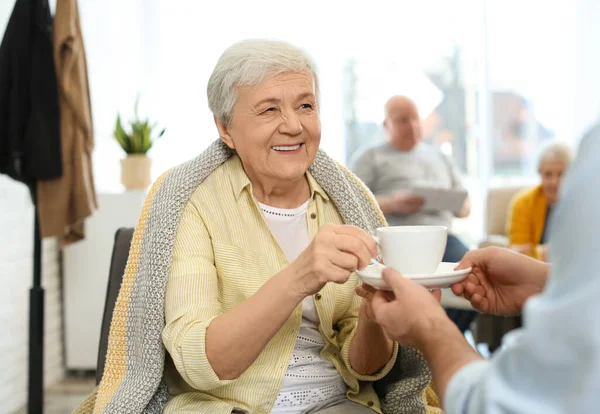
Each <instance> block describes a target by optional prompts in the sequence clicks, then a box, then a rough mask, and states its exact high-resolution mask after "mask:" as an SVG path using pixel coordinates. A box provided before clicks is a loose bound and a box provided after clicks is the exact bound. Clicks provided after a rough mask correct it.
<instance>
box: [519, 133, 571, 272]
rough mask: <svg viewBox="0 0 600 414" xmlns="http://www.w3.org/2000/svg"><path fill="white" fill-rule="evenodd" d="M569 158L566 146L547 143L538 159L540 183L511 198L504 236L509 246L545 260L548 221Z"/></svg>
mask: <svg viewBox="0 0 600 414" xmlns="http://www.w3.org/2000/svg"><path fill="white" fill-rule="evenodd" d="M572 158H573V154H572V152H571V149H570V147H569V146H567V145H565V144H561V143H554V144H551V145H549V146H547V147H546V148H545V149H544V151H543V152H542V154H541V156H540V159H539V162H538V172H539V174H540V178H541V184H539V185H537V186H535V187H533V188H530V189H527V190H525V191H523V192H521V193H519V194H517V195H516V196H515V197H514V199H513V200H512V202H511V207H510V214H509V219H508V236H509V239H510V244H511V247H512V248H513V249H515V250H517V251H520V252H521V253H524V254H526V255H528V256H531V257H535V258H537V259H540V260H544V261H547V260H548V245H547V242H548V240H547V234H548V231H547V229H548V223H549V221H550V220H549V219H550V217H551V215H552V209H553V208H554V206H555V205H556V203H557V202H558V197H559V192H560V183H561V180H562V176H563V174H564V173H565V171H566V170H567V168H568V167H569V164H570V163H571V160H572Z"/></svg>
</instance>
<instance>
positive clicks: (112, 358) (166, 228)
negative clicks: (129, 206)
mask: <svg viewBox="0 0 600 414" xmlns="http://www.w3.org/2000/svg"><path fill="white" fill-rule="evenodd" d="M231 155H232V151H231V150H230V149H229V148H228V147H227V146H226V145H225V144H223V143H222V142H221V140H217V141H216V142H214V143H213V144H212V145H211V146H210V147H209V148H208V149H207V150H206V151H205V152H204V153H202V154H201V155H200V156H198V157H196V158H195V159H193V160H190V161H188V162H186V163H184V164H182V165H180V166H178V167H176V168H174V169H172V170H170V171H168V172H167V173H165V174H164V175H163V176H162V177H160V178H159V179H158V180H157V182H156V183H155V184H154V185H153V186H152V188H151V190H150V192H149V194H148V197H147V198H146V201H145V203H144V206H143V209H142V212H141V215H140V219H139V221H138V224H137V226H136V229H135V233H134V236H133V241H132V245H131V249H130V252H129V258H128V261H127V267H126V269H125V274H124V276H123V282H122V285H121V289H120V291H119V296H118V299H117V303H116V305H115V309H114V312H113V317H112V322H111V327H110V334H109V340H108V350H107V355H106V365H105V370H104V375H103V377H102V381H101V382H100V385H99V386H98V387H97V389H96V390H95V391H94V393H93V394H92V395H90V396H89V397H88V398H87V399H86V400H85V401H84V402H83V403H82V405H81V406H80V407H79V408H78V409H77V410H76V411H75V412H76V413H92V412H93V413H115V414H123V413H161V412H162V411H163V408H164V406H165V404H166V403H167V400H168V397H169V394H168V390H167V387H166V385H165V383H164V381H163V368H164V362H165V348H164V346H163V343H162V339H161V333H162V331H163V328H164V326H165V316H164V302H165V289H166V284H167V278H168V275H169V269H170V266H171V260H172V254H173V244H174V241H175V235H176V232H177V229H178V226H179V221H180V217H181V214H182V211H183V208H184V206H185V205H186V203H187V202H188V200H189V198H190V196H191V195H192V193H193V192H194V190H196V188H197V187H198V186H199V185H200V184H201V183H202V182H203V180H204V179H206V177H208V176H209V175H210V174H211V173H212V172H213V171H214V170H215V169H216V168H218V167H219V166H220V165H221V164H223V163H224V162H225V161H226V160H227V159H228V158H229V157H230V156H231ZM310 172H311V174H312V176H313V177H314V178H315V180H316V181H317V182H318V183H319V184H320V185H321V187H322V188H323V190H324V191H326V192H327V194H328V195H329V196H330V198H331V200H332V201H333V202H334V203H335V205H336V206H337V209H338V211H339V212H340V215H341V216H342V218H343V220H344V222H345V223H346V224H351V225H355V226H358V227H360V228H362V229H364V230H365V231H367V232H368V233H370V234H374V233H375V229H376V228H377V227H380V226H383V225H385V224H386V223H385V218H384V217H383V215H382V213H381V211H380V210H379V208H378V207H377V205H376V204H375V202H374V198H373V196H372V194H371V193H370V192H369V191H368V190H367V189H366V187H365V186H364V184H363V183H362V182H360V181H359V180H358V179H357V178H356V177H355V176H354V175H353V174H352V173H350V172H349V171H348V170H346V169H345V168H344V167H342V166H341V165H339V164H338V163H336V162H335V161H333V160H332V159H331V158H329V157H328V156H327V155H326V154H325V153H324V152H322V151H319V153H318V155H317V157H316V159H315V162H314V163H313V165H312V166H311V168H310ZM395 370H396V373H395V375H394V376H393V378H392V377H391V376H390V375H388V376H387V377H386V379H385V381H384V382H382V383H381V384H379V387H378V391H379V393H380V396H381V402H382V406H383V409H384V412H388V413H392V412H393V413H407V414H408V413H410V414H413V413H415V414H416V413H427V412H430V413H434V412H439V410H438V409H436V408H433V407H432V408H431V409H429V407H428V401H427V400H429V401H431V398H429V397H430V395H428V394H431V393H430V391H431V390H430V389H429V388H428V384H429V383H430V381H431V375H430V373H429V370H428V368H427V365H426V363H425V361H424V359H423V358H422V356H421V354H419V353H418V352H417V351H416V350H414V349H412V348H402V349H401V350H400V352H399V353H398V362H397V364H396V366H395ZM376 388H377V387H376ZM434 399H435V398H434ZM435 403H436V402H434V404H435Z"/></svg>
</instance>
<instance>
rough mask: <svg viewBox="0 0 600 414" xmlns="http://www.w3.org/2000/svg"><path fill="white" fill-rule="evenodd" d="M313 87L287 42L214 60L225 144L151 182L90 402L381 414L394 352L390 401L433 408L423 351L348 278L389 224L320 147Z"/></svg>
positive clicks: (234, 50)
mask: <svg viewBox="0 0 600 414" xmlns="http://www.w3.org/2000/svg"><path fill="white" fill-rule="evenodd" d="M318 97H319V88H318V79H317V75H316V73H315V69H314V65H313V63H312V61H311V60H310V58H309V57H308V56H307V55H306V54H305V53H304V52H303V51H302V50H300V49H298V48H296V47H294V46H291V45H289V44H286V43H282V42H276V41H262V40H253V41H244V42H240V43H237V44H235V45H233V46H231V47H230V48H229V49H227V50H226V51H225V52H224V54H223V55H222V56H221V58H220V59H219V61H218V62H217V65H216V67H215V69H214V71H213V73H212V75H211V77H210V80H209V83H208V102H209V107H210V109H211V111H212V112H213V115H214V120H215V123H216V126H217V129H218V132H219V135H220V139H219V140H217V141H216V142H215V143H213V144H212V145H211V147H210V148H208V149H207V150H206V151H205V152H204V153H203V154H201V155H200V156H199V157H197V158H195V159H193V160H191V161H189V162H187V163H185V164H182V165H181V166H179V167H176V168H174V169H173V170H171V171H169V172H167V173H166V174H164V175H163V177H161V178H160V179H159V180H158V181H157V183H156V184H155V185H154V186H153V188H152V190H151V191H150V195H149V196H148V200H147V201H146V203H147V205H148V206H147V207H144V213H142V217H141V218H140V222H139V223H138V226H137V227H136V232H135V235H134V240H133V243H132V246H134V247H132V249H131V253H130V256H129V261H128V265H127V269H126V271H125V276H124V281H123V288H122V289H121V292H120V294H119V299H118V301H117V305H116V307H115V309H116V310H115V314H114V316H113V319H112V324H111V332H110V338H109V349H108V354H107V358H106V361H107V365H106V368H105V372H104V375H103V377H102V382H101V383H100V386H99V390H98V396H97V397H96V399H95V403H96V408H95V409H96V411H102V410H104V411H103V412H125V411H119V410H121V409H123V408H122V407H127V412H141V411H142V410H141V409H140V410H139V411H138V409H137V408H135V407H134V406H133V404H134V403H135V404H139V407H138V408H143V409H144V410H145V411H144V412H162V411H161V410H163V409H164V412H165V413H173V412H197V413H213V414H219V413H232V412H234V413H252V414H263V413H264V414H267V413H309V412H310V413H317V412H321V411H323V412H326V413H328V414H331V413H355V414H359V413H365V414H368V413H371V414H372V413H374V412H378V413H381V404H380V400H379V398H378V396H377V394H376V393H375V390H374V387H373V384H372V382H373V381H376V380H379V379H381V378H383V377H384V376H385V375H386V374H387V373H388V372H390V370H391V369H392V367H394V364H395V361H396V358H398V360H399V361H398V363H399V364H400V365H399V366H401V367H402V368H401V369H402V375H403V376H404V377H403V379H402V380H400V381H398V382H397V383H396V384H399V387H400V388H402V389H401V390H400V391H399V394H400V395H402V397H401V398H398V401H396V403H395V404H399V405H398V406H397V407H394V408H393V410H398V411H397V412H415V413H425V412H436V410H434V411H431V410H429V408H428V404H427V399H428V396H431V394H430V393H429V390H430V389H431V388H429V387H428V384H429V379H430V373H429V370H428V368H427V366H426V364H425V362H424V360H423V359H422V357H420V355H419V354H418V353H417V352H416V351H415V350H414V349H412V348H403V349H402V352H399V350H398V344H397V343H395V342H392V341H391V340H389V339H388V338H387V337H386V335H385V334H384V332H383V330H382V328H381V327H380V326H379V325H378V324H377V323H375V321H374V318H373V314H372V312H371V298H372V295H373V293H374V290H373V288H370V287H368V286H366V285H360V283H359V280H358V278H357V276H356V274H355V273H354V271H355V270H356V269H357V268H362V267H363V266H366V265H367V264H368V263H369V260H370V259H371V258H372V257H374V256H376V255H377V250H376V249H377V247H376V243H375V241H374V239H373V237H371V235H370V234H372V233H373V232H374V231H375V229H376V228H377V227H380V226H384V225H385V219H384V216H383V214H382V213H381V211H380V210H379V208H378V207H377V203H376V201H375V199H374V197H373V195H372V194H371V193H370V192H369V191H368V190H367V189H366V188H365V187H364V185H363V184H362V183H361V182H360V180H358V179H357V178H356V177H355V176H353V175H352V174H351V173H350V172H349V171H348V170H346V169H345V168H343V167H342V166H340V165H339V164H337V163H336V162H335V161H333V160H332V159H331V158H329V157H328V156H327V155H325V154H324V153H323V152H322V151H319V144H320V141H321V121H320V115H319V99H318ZM136 240H139V242H137V241H136ZM136 246H141V247H136ZM128 292H131V293H128ZM357 293H358V295H357ZM127 295H129V297H128V296H127ZM359 295H360V296H359ZM163 299H164V300H163ZM121 310H123V311H121ZM157 333H158V334H157ZM161 338H162V341H161ZM111 340H112V342H111ZM119 347H120V348H119ZM165 351H166V352H167V353H168V354H167V358H166V360H165V359H164V356H165ZM161 355H162V357H163V358H162V359H161ZM163 362H164V365H163V364H162V363H163ZM163 369H164V372H163ZM161 380H162V381H161ZM159 383H160V384H159ZM386 395H387V394H386ZM432 401H435V398H433V399H432ZM390 411H391V410H390Z"/></svg>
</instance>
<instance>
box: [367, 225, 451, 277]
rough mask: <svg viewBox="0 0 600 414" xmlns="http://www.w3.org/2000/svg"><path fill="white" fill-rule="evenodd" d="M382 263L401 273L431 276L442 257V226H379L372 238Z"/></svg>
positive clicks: (445, 232)
mask: <svg viewBox="0 0 600 414" xmlns="http://www.w3.org/2000/svg"><path fill="white" fill-rule="evenodd" d="M375 240H376V241H377V244H378V245H379V248H380V249H381V254H382V256H383V262H384V263H385V265H386V266H389V267H392V268H394V269H396V270H397V271H399V272H400V273H403V274H419V273H433V272H435V271H436V270H437V268H438V266H439V264H440V263H441V262H442V258H443V257H444V251H445V249H446V242H447V241H448V229H447V228H446V227H444V226H394V227H380V228H378V229H377V237H375Z"/></svg>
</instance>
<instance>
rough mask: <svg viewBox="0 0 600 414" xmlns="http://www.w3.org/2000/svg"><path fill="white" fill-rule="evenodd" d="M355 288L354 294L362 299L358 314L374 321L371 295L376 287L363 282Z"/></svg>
mask: <svg viewBox="0 0 600 414" xmlns="http://www.w3.org/2000/svg"><path fill="white" fill-rule="evenodd" d="M355 290H356V294H357V295H358V296H360V297H361V298H362V301H361V303H360V313H359V315H360V316H361V317H363V315H364V317H365V318H366V319H367V320H368V321H374V320H375V314H374V313H373V308H372V306H371V305H372V303H373V302H372V301H373V296H374V295H375V293H376V292H377V289H375V288H374V287H373V286H371V285H367V284H366V283H363V284H361V285H358V286H357V287H356V289H355Z"/></svg>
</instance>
